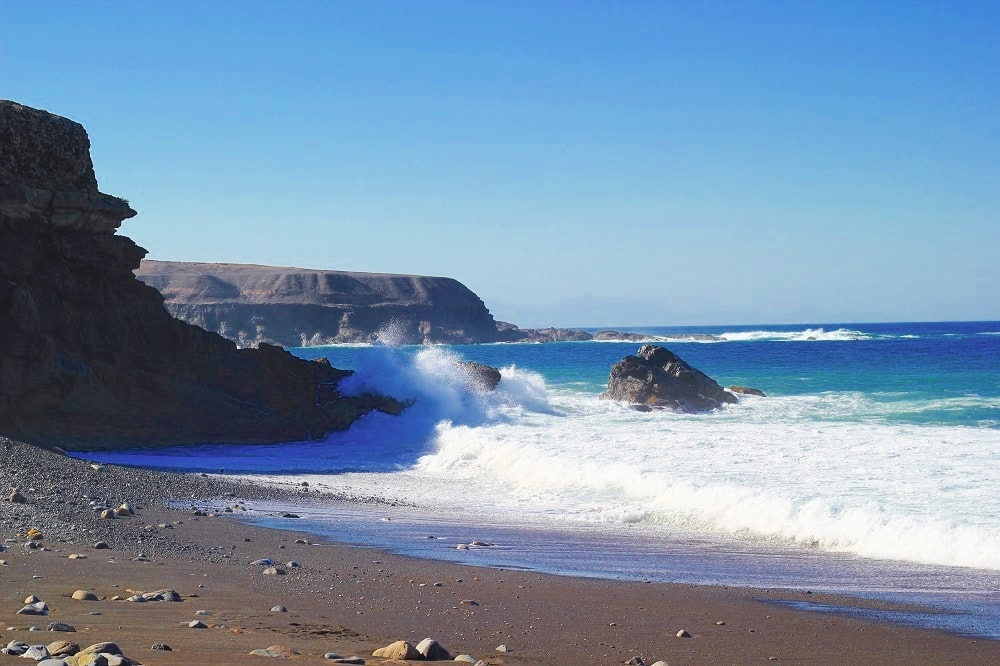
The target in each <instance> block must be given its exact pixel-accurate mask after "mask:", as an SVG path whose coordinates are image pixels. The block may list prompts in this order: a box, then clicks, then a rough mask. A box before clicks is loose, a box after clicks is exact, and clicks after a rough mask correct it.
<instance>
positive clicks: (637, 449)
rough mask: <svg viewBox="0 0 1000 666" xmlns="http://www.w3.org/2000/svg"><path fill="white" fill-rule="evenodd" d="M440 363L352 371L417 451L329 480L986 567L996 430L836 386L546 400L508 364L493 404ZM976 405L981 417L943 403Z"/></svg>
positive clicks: (993, 538) (470, 506) (582, 517)
mask: <svg viewBox="0 0 1000 666" xmlns="http://www.w3.org/2000/svg"><path fill="white" fill-rule="evenodd" d="M456 360H457V357H455V356H453V355H451V354H450V353H448V352H445V351H444V350H441V349H436V348H435V349H427V350H423V351H420V352H418V353H417V355H416V357H415V358H414V360H413V363H412V364H411V365H406V363H407V361H406V359H405V358H403V357H393V355H392V354H391V353H387V355H386V356H384V357H382V362H385V363H390V364H394V365H393V368H392V372H388V371H379V370H378V368H374V367H369V368H364V369H361V371H359V372H358V375H357V379H355V380H354V381H355V383H356V386H355V388H358V389H364V388H370V389H374V388H378V389H379V390H382V391H385V392H388V393H390V394H393V395H413V394H416V395H418V396H420V397H419V398H418V402H417V404H416V405H415V406H414V408H413V414H411V416H410V417H409V418H411V419H415V420H419V419H423V420H422V421H421V422H422V423H424V424H425V425H426V426H427V429H426V430H425V431H424V433H423V435H422V436H423V437H425V438H426V441H425V442H424V444H425V445H426V446H427V447H430V448H429V450H427V449H424V452H423V454H422V455H417V456H415V458H414V460H413V464H412V465H410V466H407V467H406V468H405V469H401V470H400V471H398V472H394V473H391V474H379V475H377V477H376V476H372V475H371V474H367V473H361V474H358V473H349V474H343V475H338V476H337V477H336V479H335V482H336V483H337V484H338V486H339V487H341V488H342V489H346V490H350V491H352V492H363V491H364V489H365V488H369V487H370V486H371V483H372V482H373V481H376V482H377V483H378V487H379V493H380V494H383V495H388V496H391V497H393V498H396V499H400V500H404V501H407V502H412V503H415V504H417V505H418V506H425V507H427V508H433V509H435V510H439V511H444V512H455V513H459V514H464V515H470V514H474V513H477V512H478V513H480V514H482V515H493V516H497V515H500V516H503V515H508V516H517V517H518V519H519V520H529V521H538V522H542V523H544V522H552V521H557V522H563V523H565V522H570V523H582V524H591V525H594V526H599V525H601V524H605V525H609V526H620V525H622V524H642V525H646V526H648V527H650V528H651V529H661V530H665V531H669V532H672V533H686V534H691V535H699V536H702V537H703V536H705V535H713V534H714V535H716V537H717V538H721V539H728V540H750V541H755V542H760V541H765V542H766V541H776V542H780V543H786V544H802V545H806V546H809V547H814V548H819V549H823V550H829V551H838V552H849V553H854V554H857V555H861V556H865V557H873V558H883V559H898V560H909V561H916V562H924V563H930V564H944V565H958V566H971V567H980V568H987V569H1000V507H998V506H997V504H996V497H997V496H998V492H1000V464H998V458H997V456H998V453H997V452H998V451H1000V431H997V430H995V429H993V430H991V429H985V428H949V427H941V426H933V427H932V426H906V425H887V424H885V423H881V422H879V420H878V419H876V418H873V419H871V420H862V421H861V422H859V421H858V420H856V419H854V420H846V419H847V417H853V416H856V415H858V414H859V413H861V414H864V413H866V412H867V413H869V414H870V415H872V416H873V417H875V416H878V415H879V414H880V413H881V412H884V411H886V410H889V409H892V407H891V403H881V402H879V401H877V400H873V399H872V398H871V397H869V396H865V395H863V394H851V393H846V394H830V395H824V396H809V397H794V398H782V397H778V398H768V399H753V398H744V400H743V401H742V403H741V404H740V405H738V406H735V407H732V408H729V409H726V410H723V411H720V412H718V413H715V414H708V415H698V416H691V415H677V414H673V413H669V412H652V413H638V412H634V411H633V410H631V409H628V408H627V407H624V406H622V405H619V404H617V403H613V402H607V401H601V400H599V399H597V397H596V396H593V395H584V394H580V393H576V392H573V391H568V390H563V391H558V392H548V391H547V390H546V387H545V382H544V380H543V379H542V378H541V377H540V376H538V375H536V374H534V373H531V372H526V371H523V370H519V369H517V368H514V367H510V368H504V369H503V380H502V382H501V385H500V387H499V391H498V392H497V394H495V395H491V394H483V393H476V392H470V391H469V390H468V388H467V387H463V385H462V383H461V381H458V380H457V378H456V377H455V376H454V373H455V372H456V369H455V365H454V363H455V361H456ZM400 364H402V367H400ZM374 378H377V386H374V385H369V384H368V381H369V380H371V379H374ZM390 378H391V379H390ZM403 384H405V386H403ZM982 402H986V403H988V404H989V405H990V406H994V407H995V406H996V403H995V401H992V402H991V401H983V400H981V399H978V398H976V397H975V396H972V397H970V398H967V399H958V398H956V399H949V400H947V401H942V403H946V404H948V405H949V406H951V407H955V406H956V405H966V404H972V405H980V404H981V403H982ZM421 415H422V416H421ZM336 442H337V437H334V438H333V439H332V440H331V444H332V445H333V444H336ZM383 445H385V444H383ZM330 480H331V482H333V481H334V480H333V479H330Z"/></svg>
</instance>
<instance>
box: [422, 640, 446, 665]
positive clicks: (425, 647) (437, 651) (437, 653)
mask: <svg viewBox="0 0 1000 666" xmlns="http://www.w3.org/2000/svg"><path fill="white" fill-rule="evenodd" d="M417 652H419V653H420V654H421V655H423V658H424V659H426V660H427V661H451V653H450V652H448V650H446V649H445V647H444V646H443V645H441V644H440V643H438V642H437V641H436V640H434V639H433V638H425V639H424V640H422V641H420V642H419V643H417Z"/></svg>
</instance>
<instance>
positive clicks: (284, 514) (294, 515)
mask: <svg viewBox="0 0 1000 666" xmlns="http://www.w3.org/2000/svg"><path fill="white" fill-rule="evenodd" d="M281 517H282V518H301V517H302V516H300V515H299V514H297V513H283V514H281Z"/></svg>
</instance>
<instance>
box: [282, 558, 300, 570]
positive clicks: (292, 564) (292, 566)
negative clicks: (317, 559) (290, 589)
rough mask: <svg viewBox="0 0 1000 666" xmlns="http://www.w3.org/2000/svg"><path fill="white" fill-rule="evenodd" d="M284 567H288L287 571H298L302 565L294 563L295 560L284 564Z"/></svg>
mask: <svg viewBox="0 0 1000 666" xmlns="http://www.w3.org/2000/svg"><path fill="white" fill-rule="evenodd" d="M285 566H286V567H288V568H289V569H298V568H299V567H301V566H302V565H301V564H299V563H298V562H296V561H295V560H292V561H290V562H286V563H285Z"/></svg>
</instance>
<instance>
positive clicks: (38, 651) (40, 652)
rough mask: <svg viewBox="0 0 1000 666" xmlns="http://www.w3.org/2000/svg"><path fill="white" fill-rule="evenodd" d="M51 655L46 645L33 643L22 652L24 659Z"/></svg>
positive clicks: (38, 659)
mask: <svg viewBox="0 0 1000 666" xmlns="http://www.w3.org/2000/svg"><path fill="white" fill-rule="evenodd" d="M50 656H51V655H50V654H49V651H48V649H47V648H46V647H45V646H44V645H32V646H30V647H29V648H28V649H27V650H25V651H24V652H22V653H21V658H22V659H34V660H35V661H41V660H42V659H48V658H49V657H50Z"/></svg>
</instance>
